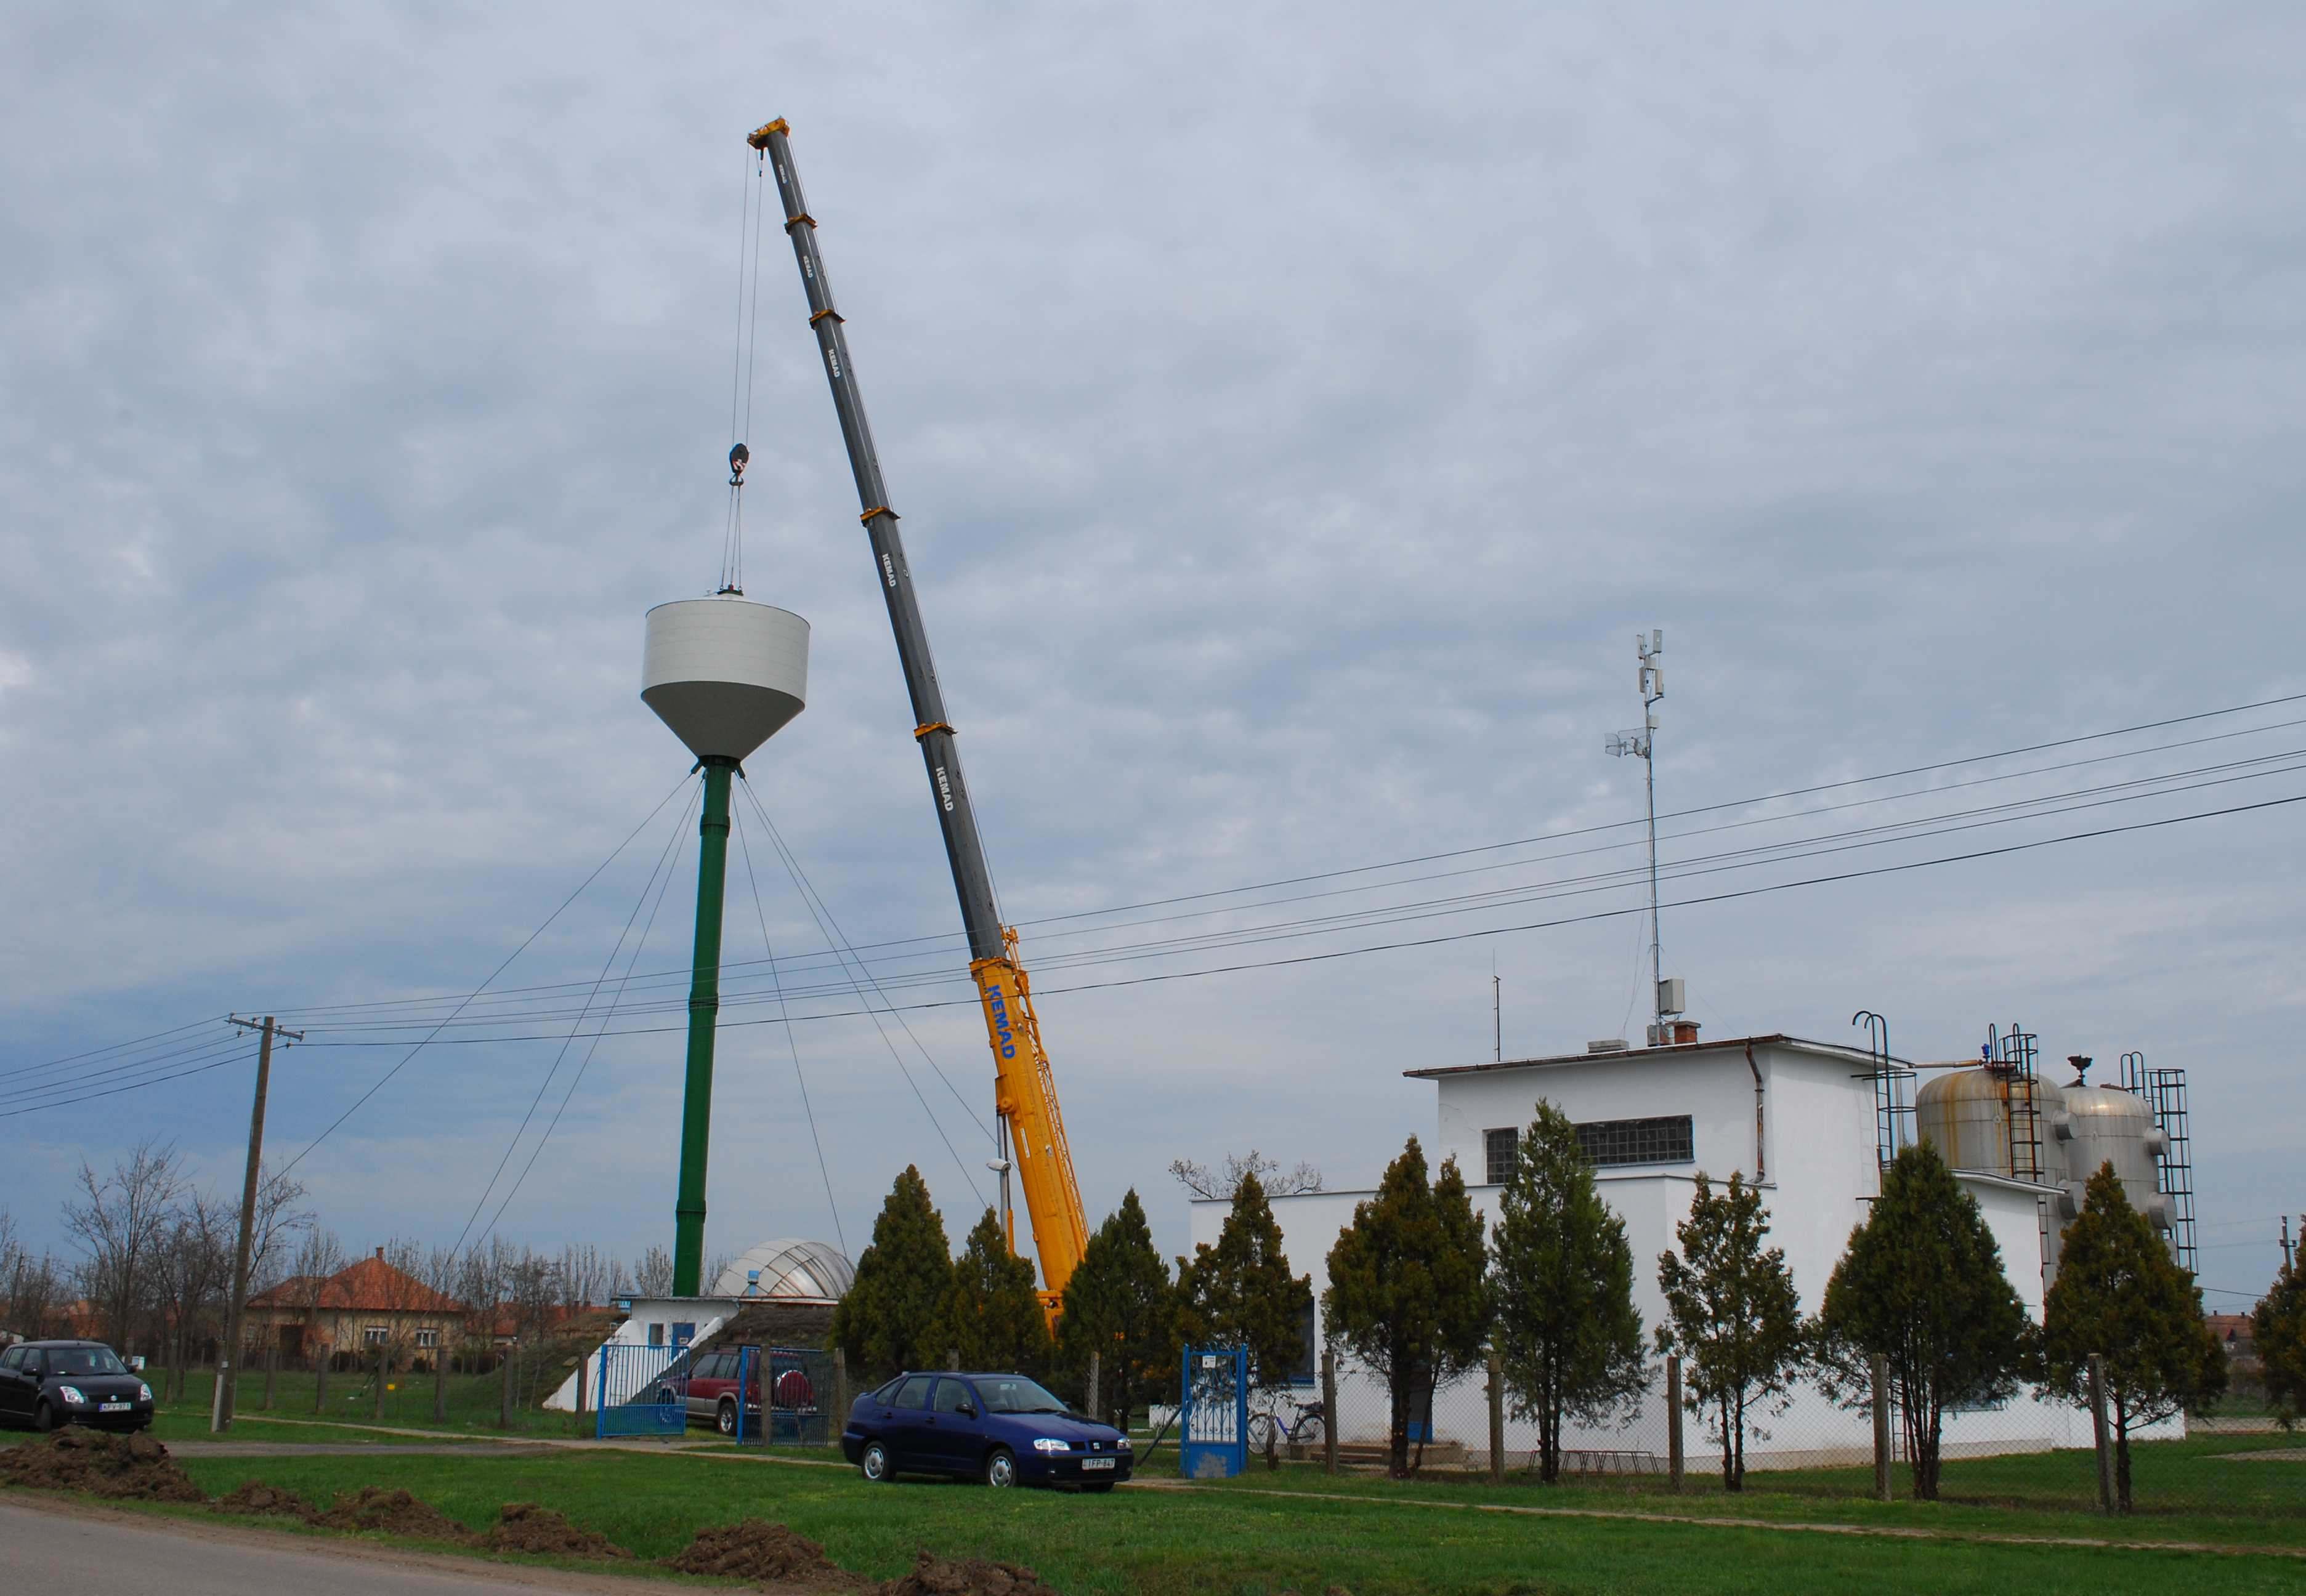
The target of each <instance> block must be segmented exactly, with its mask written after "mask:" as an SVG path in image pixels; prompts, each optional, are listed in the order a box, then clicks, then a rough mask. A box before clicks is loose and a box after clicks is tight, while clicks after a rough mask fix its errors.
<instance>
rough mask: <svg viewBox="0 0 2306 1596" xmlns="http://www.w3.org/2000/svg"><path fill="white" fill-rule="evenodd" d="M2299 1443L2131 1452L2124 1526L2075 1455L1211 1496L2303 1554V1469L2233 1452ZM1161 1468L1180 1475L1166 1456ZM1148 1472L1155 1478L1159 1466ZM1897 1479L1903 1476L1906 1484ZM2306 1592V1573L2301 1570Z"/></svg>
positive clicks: (1289, 1485) (1309, 1469) (1257, 1480)
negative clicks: (1548, 1510)
mask: <svg viewBox="0 0 2306 1596" xmlns="http://www.w3.org/2000/svg"><path fill="white" fill-rule="evenodd" d="M2302 1446H2306V1440H2302V1438H2299V1437H2296V1436H2285V1435H2280V1434H2273V1435H2222V1436H2196V1437H2192V1438H2189V1439H2186V1440H2183V1441H2157V1442H2153V1443H2150V1444H2146V1445H2141V1446H2139V1447H2134V1448H2132V1452H2131V1456H2132V1477H2133V1481H2134V1495H2135V1501H2136V1505H2137V1511H2136V1512H2134V1513H2133V1514H2132V1515H2131V1516H2130V1517H2128V1518H2126V1519H2122V1520H2120V1521H2114V1520H2108V1519H2106V1518H2104V1517H2101V1516H2100V1515H2098V1514H2097V1511H2096V1509H2095V1506H2094V1504H2095V1503H2096V1501H2097V1462H2096V1458H2095V1456H2094V1455H2092V1454H2091V1453H2088V1452H2081V1451H2065V1452H2046V1453H2039V1452H2037V1453H2029V1454H2023V1455H2013V1456H2007V1457H1986V1458H1964V1459H1955V1460H1952V1461H1950V1462H1948V1463H1947V1464H1946V1465H1945V1472H1944V1475H1943V1479H1942V1481H1940V1488H1939V1495H1940V1499H1939V1500H1938V1501H1935V1502H1917V1501H1913V1500H1911V1499H1910V1498H1906V1497H1905V1496H1904V1494H1903V1493H1904V1492H1905V1491H1906V1489H1908V1487H1907V1482H1906V1481H1904V1480H1903V1479H1902V1478H1901V1479H1900V1481H1899V1482H1898V1489H1899V1490H1900V1498H1901V1499H1900V1500H1897V1501H1893V1502H1886V1503H1885V1502H1875V1501H1872V1500H1870V1499H1868V1493H1870V1491H1871V1490H1872V1489H1873V1483H1874V1472H1873V1470H1872V1469H1871V1468H1870V1467H1867V1468H1858V1469H1804V1470H1800V1471H1788V1472H1772V1473H1764V1472H1756V1473H1752V1474H1749V1475H1747V1487H1746V1489H1745V1490H1743V1491H1741V1492H1738V1493H1737V1494H1735V1495H1733V1494H1731V1493H1729V1492H1728V1491H1725V1490H1723V1489H1721V1476H1720V1475H1719V1474H1718V1473H1706V1472H1701V1470H1700V1469H1699V1468H1698V1467H1697V1466H1695V1465H1696V1464H1698V1462H1699V1460H1697V1459H1695V1458H1693V1459H1692V1460H1691V1463H1692V1465H1693V1466H1692V1468H1691V1470H1690V1472H1689V1474H1688V1478H1687V1488H1686V1489H1685V1490H1684V1491H1683V1492H1682V1494H1680V1495H1678V1496H1677V1495H1673V1494H1670V1493H1669V1492H1667V1491H1666V1490H1665V1489H1664V1482H1663V1481H1661V1480H1657V1479H1654V1478H1627V1479H1619V1480H1613V1481H1565V1482H1564V1483H1562V1484H1560V1485H1559V1486H1554V1487H1551V1488H1547V1487H1544V1486H1542V1485H1539V1484H1537V1483H1536V1482H1535V1480H1534V1477H1531V1478H1530V1479H1526V1480H1522V1481H1513V1480H1511V1479H1509V1480H1508V1482H1507V1484H1505V1485H1503V1486H1497V1485H1491V1484H1490V1483H1489V1481H1487V1480H1486V1479H1485V1478H1482V1477H1479V1476H1472V1477H1469V1476H1463V1475H1460V1476H1456V1477H1451V1476H1445V1475H1436V1476H1433V1477H1431V1478H1429V1479H1422V1480H1413V1481H1388V1480H1383V1479H1379V1478H1376V1477H1374V1476H1371V1475H1368V1474H1353V1473H1341V1474H1339V1475H1337V1476H1336V1477H1335V1478H1332V1477H1331V1476H1329V1475H1327V1474H1324V1473H1323V1472H1321V1470H1320V1466H1319V1465H1318V1464H1283V1465H1282V1466H1281V1468H1280V1469H1279V1470H1278V1471H1277V1472H1268V1471H1267V1470H1266V1469H1265V1468H1264V1467H1263V1466H1262V1464H1258V1463H1255V1462H1252V1464H1251V1468H1250V1471H1249V1472H1248V1473H1246V1474H1243V1475H1242V1476H1241V1477H1240V1478H1239V1479H1238V1480H1233V1481H1224V1482H1221V1483H1217V1484H1214V1485H1211V1486H1209V1488H1208V1489H1215V1490H1234V1491H1241V1490H1283V1491H1295V1492H1307V1491H1317V1492H1343V1493H1345V1494H1347V1495H1351V1496H1355V1497H1371V1498H1391V1497H1404V1498H1414V1499H1419V1500H1428V1501H1436V1500H1438V1501H1451V1502H1498V1503H1508V1504H1514V1505H1519V1506H1542V1507H1567V1508H1588V1509H1592V1510H1595V1511H1601V1512H1611V1511H1616V1512H1653V1513H1670V1514H1687V1515H1704V1516H1718V1517H1731V1518H1760V1519H1772V1520H1779V1521H1788V1520H1798V1521H1801V1522H1805V1523H1849V1524H1877V1525H1891V1526H1897V1527H1900V1528H1915V1529H1939V1530H1947V1531H1953V1532H1963V1533H1968V1534H2007V1535H2078V1536H2088V1537H2094V1538H2097V1537H2109V1536H2110V1537H2114V1538H2118V1539H2122V1540H2135V1541H2208V1542H2216V1543H2219V1544H2226V1545H2252V1546H2260V1545H2262V1546H2286V1547H2299V1548H2306V1461H2287V1462H2277V1461H2274V1460H2268V1461H2266V1462H2262V1463H2237V1462H2233V1461H2232V1459H2231V1455H2232V1454H2234V1453H2238V1452H2250V1451H2269V1450H2276V1451H2278V1450H2291V1449H2296V1448H2299V1447H2302ZM1163 1457H1165V1458H1167V1459H1168V1460H1169V1462H1170V1466H1171V1467H1173V1468H1174V1456H1173V1455H1170V1454H1169V1452H1168V1449H1167V1448H1166V1447H1164V1448H1163ZM1155 1467H1156V1469H1157V1470H1158V1468H1159V1467H1160V1460H1159V1459H1157V1460H1156V1464H1155ZM1900 1473H1901V1475H1902V1473H1903V1471H1902V1470H1901V1471H1900ZM2302 1585H2306V1570H2302Z"/></svg>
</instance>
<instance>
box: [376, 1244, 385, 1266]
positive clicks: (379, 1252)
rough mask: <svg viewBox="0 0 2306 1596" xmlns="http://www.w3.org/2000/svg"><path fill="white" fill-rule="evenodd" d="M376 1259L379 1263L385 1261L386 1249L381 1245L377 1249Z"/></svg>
mask: <svg viewBox="0 0 2306 1596" xmlns="http://www.w3.org/2000/svg"><path fill="white" fill-rule="evenodd" d="M376 1261H377V1262H379V1263H382V1262H383V1261H384V1249H383V1248H381V1247H380V1248H378V1249H377V1250H376Z"/></svg>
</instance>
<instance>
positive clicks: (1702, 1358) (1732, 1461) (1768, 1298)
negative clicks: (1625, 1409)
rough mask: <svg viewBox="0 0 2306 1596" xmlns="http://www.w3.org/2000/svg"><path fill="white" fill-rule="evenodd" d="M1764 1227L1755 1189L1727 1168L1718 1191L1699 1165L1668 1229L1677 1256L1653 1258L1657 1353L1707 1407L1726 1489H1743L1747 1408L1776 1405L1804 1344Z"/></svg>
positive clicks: (1701, 1409)
mask: <svg viewBox="0 0 2306 1596" xmlns="http://www.w3.org/2000/svg"><path fill="white" fill-rule="evenodd" d="M1769 1233H1770V1223H1769V1220H1768V1218H1767V1217H1766V1216H1764V1213H1763V1209H1762V1194H1761V1193H1760V1192H1759V1191H1755V1189H1754V1188H1753V1187H1751V1186H1748V1185H1747V1184H1746V1182H1745V1179H1744V1177H1743V1176H1742V1175H1740V1174H1736V1173H1734V1172H1733V1173H1732V1174H1730V1176H1729V1187H1728V1189H1727V1190H1725V1191H1722V1192H1721V1194H1720V1195H1719V1196H1716V1195H1715V1194H1714V1191H1713V1184H1712V1182H1711V1181H1709V1180H1707V1179H1706V1177H1705V1174H1704V1172H1703V1171H1700V1172H1699V1174H1698V1176H1697V1195H1696V1197H1695V1199H1693V1200H1692V1201H1691V1203H1690V1205H1689V1217H1688V1218H1687V1219H1685V1220H1683V1221H1682V1222H1681V1223H1680V1224H1679V1225H1676V1226H1675V1227H1674V1235H1675V1238H1676V1239H1677V1240H1678V1241H1679V1242H1681V1254H1680V1256H1678V1257H1677V1256H1675V1255H1674V1254H1673V1253H1671V1252H1661V1253H1660V1254H1659V1255H1658V1286H1659V1289H1660V1290H1661V1291H1662V1292H1663V1293H1665V1307H1666V1322H1665V1323H1664V1324H1661V1325H1660V1326H1659V1327H1657V1347H1658V1351H1660V1352H1661V1353H1680V1354H1682V1355H1683V1356H1684V1357H1686V1358H1687V1359H1688V1360H1689V1369H1688V1375H1687V1379H1686V1381H1685V1385H1686V1387H1687V1394H1686V1395H1685V1397H1684V1400H1685V1401H1686V1402H1687V1404H1688V1405H1689V1408H1690V1411H1691V1412H1693V1413H1707V1412H1708V1411H1709V1410H1710V1411H1711V1414H1712V1421H1713V1429H1714V1435H1715V1438H1717V1439H1718V1440H1719V1441H1720V1442H1721V1483H1722V1486H1723V1488H1724V1489H1729V1490H1743V1489H1746V1432H1747V1430H1748V1429H1751V1428H1753V1427H1754V1426H1753V1418H1754V1415H1755V1413H1765V1412H1771V1411H1782V1410H1783V1408H1784V1406H1785V1404H1786V1403H1787V1402H1788V1401H1789V1400H1790V1396H1789V1392H1790V1390H1791V1387H1792V1386H1793V1381H1794V1377H1795V1376H1796V1375H1797V1374H1798V1373H1799V1372H1800V1370H1801V1368H1802V1364H1803V1362H1804V1361H1805V1359H1806V1354H1807V1351H1808V1338H1807V1336H1806V1327H1804V1325H1803V1324H1802V1315H1801V1298H1800V1296H1799V1295H1798V1293H1796V1292H1795V1290H1794V1277H1793V1272H1792V1271H1791V1270H1789V1269H1788V1268H1787V1267H1786V1255H1785V1250H1784V1249H1783V1248H1780V1247H1772V1248H1770V1249H1768V1250H1764V1249H1763V1246H1762V1242H1763V1240H1764V1238H1765V1237H1767V1236H1768V1235H1769Z"/></svg>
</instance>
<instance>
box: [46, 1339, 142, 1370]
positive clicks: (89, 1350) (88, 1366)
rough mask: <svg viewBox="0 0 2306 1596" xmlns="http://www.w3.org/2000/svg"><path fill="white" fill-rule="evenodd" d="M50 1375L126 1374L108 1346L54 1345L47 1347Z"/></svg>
mask: <svg viewBox="0 0 2306 1596" xmlns="http://www.w3.org/2000/svg"><path fill="white" fill-rule="evenodd" d="M48 1372H49V1373H50V1374H52V1375H70V1374H126V1373H127V1372H128V1370H125V1369H124V1368H122V1367H121V1365H120V1360H119V1359H117V1358H115V1357H114V1356H113V1355H112V1349H111V1348H110V1347H108V1346H56V1347H50V1348H49V1349H48Z"/></svg>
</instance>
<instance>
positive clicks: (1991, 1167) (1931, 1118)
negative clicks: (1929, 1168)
mask: <svg viewBox="0 0 2306 1596" xmlns="http://www.w3.org/2000/svg"><path fill="white" fill-rule="evenodd" d="M2029 1093H2030V1094H2032V1097H2031V1100H2032V1101H2033V1102H2035V1103H2036V1104H2037V1105H2044V1106H2047V1104H2046V1097H2047V1096H2048V1094H2046V1093H2045V1092H2044V1091H2043V1089H2042V1084H2041V1082H2040V1081H2038V1080H2020V1079H2019V1078H2018V1076H2017V1075H2016V1074H2015V1073H2014V1072H2013V1071H2006V1070H1987V1069H1977V1070H1948V1071H1945V1072H1944V1073H1943V1074H1942V1075H1936V1076H1933V1077H1932V1078H1931V1079H1930V1080H1926V1081H1925V1082H1923V1083H1922V1089H1921V1090H1920V1091H1919V1092H1917V1093H1916V1094H1915V1097H1914V1131H1915V1134H1916V1135H1917V1136H1918V1137H1920V1138H1921V1139H1922V1140H1924V1141H1926V1142H1928V1143H1930V1144H1931V1145H1932V1146H1934V1147H1935V1148H1937V1150H1938V1156H1939V1157H1941V1158H1943V1159H1944V1160H1945V1161H1946V1165H1947V1166H1948V1167H1949V1168H1952V1169H1969V1170H1975V1171H1977V1172H1978V1173H1979V1174H1998V1175H2007V1174H2010V1173H2011V1169H2010V1102H2011V1097H2012V1096H2013V1095H2014V1096H2015V1097H2017V1099H2018V1101H2019V1102H2020V1104H2021V1105H2022V1104H2024V1103H2025V1102H2027V1101H2028V1094H2029Z"/></svg>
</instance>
